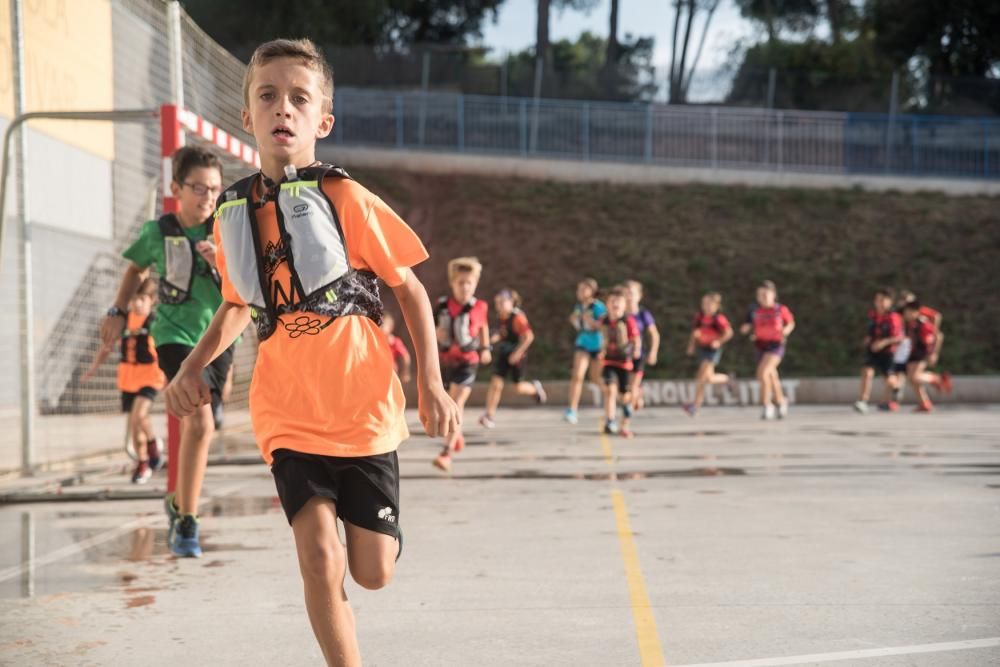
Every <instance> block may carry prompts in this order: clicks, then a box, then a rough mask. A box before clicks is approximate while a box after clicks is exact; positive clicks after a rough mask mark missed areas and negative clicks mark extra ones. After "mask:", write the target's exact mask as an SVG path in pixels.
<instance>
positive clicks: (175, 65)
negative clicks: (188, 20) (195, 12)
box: [167, 0, 184, 109]
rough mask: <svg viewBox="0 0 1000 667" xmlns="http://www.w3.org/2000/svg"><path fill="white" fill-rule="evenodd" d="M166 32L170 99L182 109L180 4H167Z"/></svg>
mask: <svg viewBox="0 0 1000 667" xmlns="http://www.w3.org/2000/svg"><path fill="white" fill-rule="evenodd" d="M167 32H168V38H169V41H170V99H171V101H172V102H173V103H174V104H176V105H177V106H178V107H179V108H181V109H183V108H184V49H183V41H182V40H183V38H182V32H181V3H180V2H178V1H177V0H171V2H170V3H169V4H167Z"/></svg>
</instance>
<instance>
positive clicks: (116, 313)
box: [107, 306, 128, 317]
mask: <svg viewBox="0 0 1000 667" xmlns="http://www.w3.org/2000/svg"><path fill="white" fill-rule="evenodd" d="M127 314H128V311H126V310H122V309H121V308H119V307H118V306H111V307H110V308H108V312H107V316H108V317H125V316H126V315H127Z"/></svg>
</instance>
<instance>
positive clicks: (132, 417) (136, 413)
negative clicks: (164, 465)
mask: <svg viewBox="0 0 1000 667" xmlns="http://www.w3.org/2000/svg"><path fill="white" fill-rule="evenodd" d="M152 404H153V402H152V401H151V400H149V399H148V398H146V397H145V396H136V397H135V399H134V400H133V401H132V410H131V411H130V412H129V415H128V420H129V430H130V432H131V433H132V445H133V446H134V447H135V454H136V456H138V457H139V460H140V461H148V460H149V427H148V423H149V406H150V405H152Z"/></svg>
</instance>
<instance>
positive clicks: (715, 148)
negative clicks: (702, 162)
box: [712, 109, 719, 169]
mask: <svg viewBox="0 0 1000 667" xmlns="http://www.w3.org/2000/svg"><path fill="white" fill-rule="evenodd" d="M718 166H719V110H718V109H712V169H715V168H716V167H718Z"/></svg>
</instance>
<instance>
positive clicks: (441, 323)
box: [435, 296, 479, 352]
mask: <svg viewBox="0 0 1000 667" xmlns="http://www.w3.org/2000/svg"><path fill="white" fill-rule="evenodd" d="M450 300H451V297H447V296H443V297H441V298H440V299H438V302H437V309H436V310H437V312H436V316H435V320H436V321H437V325H438V328H439V329H442V330H444V331H445V332H447V336H445V337H444V339H439V340H438V348H439V349H440V351H441V352H447V351H448V350H450V349H451V348H452V347H457V348H458V349H459V350H460V351H462V352H476V351H478V350H479V332H478V331H476V332H475V333H473V332H472V309H473V308H475V307H476V304H478V303H479V299H477V298H475V297H472V300H471V301H469V303H467V304H465V305H463V306H462V309H461V310H460V311H459V312H458V315H456V316H455V317H452V316H451V312H450V311H449V309H448V302H449V301H450Z"/></svg>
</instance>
